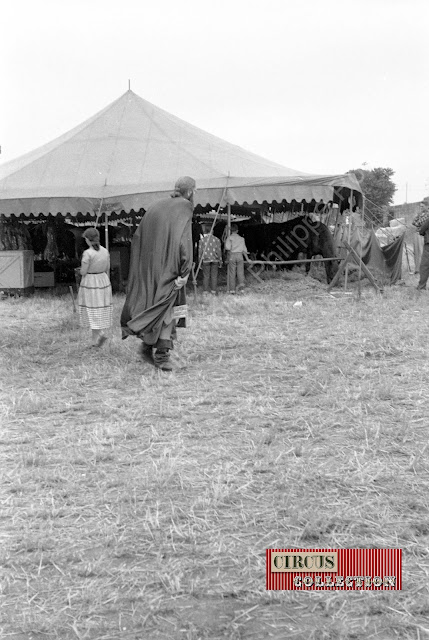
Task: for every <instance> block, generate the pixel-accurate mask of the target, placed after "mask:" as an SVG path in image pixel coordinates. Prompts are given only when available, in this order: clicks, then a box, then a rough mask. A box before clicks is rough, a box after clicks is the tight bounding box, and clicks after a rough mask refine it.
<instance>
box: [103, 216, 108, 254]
mask: <svg viewBox="0 0 429 640" xmlns="http://www.w3.org/2000/svg"><path fill="white" fill-rule="evenodd" d="M104 215H105V218H104V234H105V235H104V238H105V243H106V249H107V251H109V218H108V215H107V211H105V212H104Z"/></svg>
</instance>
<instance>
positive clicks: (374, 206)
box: [353, 167, 396, 225]
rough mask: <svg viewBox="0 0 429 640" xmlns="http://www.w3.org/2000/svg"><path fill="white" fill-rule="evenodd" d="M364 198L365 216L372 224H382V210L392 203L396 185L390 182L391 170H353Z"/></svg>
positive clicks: (378, 168)
mask: <svg viewBox="0 0 429 640" xmlns="http://www.w3.org/2000/svg"><path fill="white" fill-rule="evenodd" d="M353 173H354V174H355V175H356V178H357V179H358V181H359V184H360V186H361V189H362V193H363V195H364V196H365V216H366V217H368V218H369V219H370V220H372V222H373V224H377V225H379V224H382V223H383V210H387V207H388V206H389V205H390V204H392V203H393V195H394V193H395V191H396V185H395V183H394V182H393V181H392V176H393V175H394V174H395V172H394V171H393V169H389V168H388V167H387V168H383V167H377V168H376V169H371V170H368V169H353Z"/></svg>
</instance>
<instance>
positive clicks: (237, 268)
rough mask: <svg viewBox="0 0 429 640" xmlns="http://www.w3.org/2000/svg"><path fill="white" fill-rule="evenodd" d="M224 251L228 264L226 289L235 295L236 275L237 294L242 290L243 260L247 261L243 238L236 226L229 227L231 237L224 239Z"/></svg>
mask: <svg viewBox="0 0 429 640" xmlns="http://www.w3.org/2000/svg"><path fill="white" fill-rule="evenodd" d="M225 249H226V251H227V252H228V254H227V263H228V289H229V293H235V277H236V275H237V279H238V287H237V293H243V290H244V258H246V261H247V260H248V259H249V258H248V255H247V247H246V243H245V242H244V238H242V237H241V236H239V235H238V227H237V225H236V224H232V225H231V235H230V236H229V237H228V238H227V239H226V242H225Z"/></svg>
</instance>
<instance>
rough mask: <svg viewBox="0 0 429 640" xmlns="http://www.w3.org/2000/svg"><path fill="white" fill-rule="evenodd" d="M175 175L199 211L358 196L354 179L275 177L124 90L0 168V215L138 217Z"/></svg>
mask: <svg viewBox="0 0 429 640" xmlns="http://www.w3.org/2000/svg"><path fill="white" fill-rule="evenodd" d="M182 175H190V176H192V177H193V178H195V180H196V182H197V188H198V193H197V198H196V201H195V204H196V205H197V204H200V205H202V206H203V207H204V206H211V207H215V206H217V205H218V204H219V203H220V202H221V201H222V204H223V205H224V204H226V203H228V202H229V203H231V204H239V205H241V204H243V203H244V202H258V203H262V202H264V201H265V202H273V201H277V202H281V201H283V200H286V201H287V202H291V201H292V200H296V201H298V202H300V201H303V200H305V201H306V202H310V201H311V200H316V202H320V201H323V202H328V201H330V200H335V198H337V200H338V198H340V199H341V198H342V197H347V193H350V190H351V189H353V190H354V191H356V192H357V193H360V192H361V190H360V187H359V183H358V181H357V179H356V178H355V176H354V174H350V173H347V174H344V175H337V176H319V175H311V174H306V173H302V172H300V171H295V170H293V169H289V168H287V167H283V166H282V165H279V164H277V163H275V162H271V161H270V160H266V159H265V158H262V157H260V156H257V155H255V154H254V153H251V152H249V151H245V150H244V149H242V148H241V147H238V146H236V145H233V144H230V143H229V142H226V141H224V140H222V139H221V138H217V137H216V136H213V135H211V134H209V133H207V132H205V131H202V130H201V129H199V128H197V127H194V126H193V125H191V124H189V123H187V122H184V121H183V120H181V119H179V118H176V117H175V116H173V115H171V114H169V113H167V112H166V111H164V110H162V109H160V108H158V107H156V106H154V105H152V104H150V103H149V102H147V101H146V100H143V99H142V98H140V97H139V96H137V95H136V94H135V93H133V92H132V91H131V90H129V91H127V92H126V93H125V94H124V95H123V96H121V97H120V98H119V99H118V100H116V101H115V102H113V103H112V104H110V105H108V106H107V107H106V108H105V109H103V110H102V111H100V112H99V113H97V114H96V115H94V116H93V117H92V118H89V119H88V120H86V121H85V122H83V123H82V124H81V125H79V126H77V127H75V128H74V129H72V130H71V131H69V132H68V133H65V134H64V135H63V136H60V137H59V138H57V139H55V140H53V141H52V142H50V143H48V144H46V145H44V146H42V147H39V148H38V149H35V150H34V151H31V152H30V153H28V154H25V155H23V156H21V157H19V158H17V159H16V160H12V161H10V162H7V163H5V164H3V165H0V214H3V215H5V216H7V217H8V216H11V215H15V216H21V215H24V216H37V215H40V214H44V215H48V214H52V215H57V214H62V215H72V216H76V215H77V214H78V213H82V214H88V215H95V214H96V213H97V212H98V211H99V210H100V207H101V210H102V211H105V210H107V211H110V212H112V211H116V212H120V211H125V212H127V213H128V212H129V211H131V210H134V211H139V210H140V209H147V208H148V206H149V205H150V204H152V203H153V202H154V201H156V200H158V199H159V198H160V197H165V196H166V195H168V194H169V193H170V192H171V190H172V188H173V185H174V183H175V181H176V179H177V178H178V177H179V176H182ZM225 188H226V191H225ZM341 194H343V195H341ZM344 194H346V195H345V196H344ZM222 198H223V199H222Z"/></svg>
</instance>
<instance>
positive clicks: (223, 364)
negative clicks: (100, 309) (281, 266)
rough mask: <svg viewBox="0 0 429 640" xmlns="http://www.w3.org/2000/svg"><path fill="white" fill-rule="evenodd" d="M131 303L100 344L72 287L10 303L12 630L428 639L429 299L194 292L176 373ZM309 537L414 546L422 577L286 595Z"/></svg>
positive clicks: (34, 639)
mask: <svg viewBox="0 0 429 640" xmlns="http://www.w3.org/2000/svg"><path fill="white" fill-rule="evenodd" d="M248 277H249V276H248ZM123 300H124V299H123V297H122V296H117V297H115V327H114V330H113V331H112V335H111V339H110V340H109V342H108V343H107V344H106V345H105V346H104V347H103V350H100V351H96V352H94V350H90V349H88V348H87V346H88V344H89V336H88V335H87V333H86V332H84V331H82V330H81V329H79V327H78V324H77V318H76V315H74V314H73V313H72V307H71V301H70V298H69V297H67V296H64V297H60V298H54V297H49V296H46V295H44V296H40V295H39V296H34V297H33V298H31V299H18V300H13V299H11V300H6V301H2V302H0V323H1V334H0V346H1V359H2V363H1V365H2V369H1V370H2V373H3V376H2V388H1V395H0V413H1V424H2V427H1V432H0V456H1V465H0V468H1V474H2V480H1V503H2V515H1V527H0V536H1V554H0V567H1V569H0V571H1V623H0V628H1V632H2V635H1V637H2V638H11V639H13V640H42V639H43V640H51V639H52V640H53V639H56V638H58V639H61V640H69V639H81V640H83V639H87V640H111V639H117V638H118V639H119V638H124V639H135V640H137V639H146V638H147V639H150V640H164V639H165V640H166V639H170V638H171V639H175V640H176V639H183V640H185V639H186V640H197V639H205V638H211V639H221V638H228V639H231V640H238V639H242V638H249V639H252V638H255V639H262V638H275V639H280V638H282V639H283V638H297V639H304V638H305V639H315V640H321V639H326V640H327V639H330V640H331V639H332V640H337V639H338V640H339V639H342V638H344V639H346V638H347V639H352V638H353V639H359V638H372V639H378V640H392V639H394V638H403V639H411V638H416V639H420V638H422V639H423V638H425V637H427V633H428V630H429V604H428V603H429V598H428V570H429V552H428V546H429V524H428V522H429V517H428V516H429V510H428V495H429V482H428V480H429V476H428V460H429V455H428V448H427V441H428V422H429V409H428V400H429V398H428V396H429V392H428V385H427V380H428V374H429V364H428V357H427V355H428V339H427V336H426V317H427V315H428V313H429V302H428V300H429V298H428V297H427V296H426V295H425V294H422V295H421V296H419V297H417V296H416V295H415V293H414V291H413V289H412V288H411V287H395V288H391V289H386V291H385V293H384V294H383V296H377V295H376V294H375V293H373V291H372V290H371V289H370V288H369V287H367V286H364V287H363V295H362V296H361V297H360V298H358V297H357V295H356V291H355V290H353V292H352V294H351V295H345V294H343V293H342V291H341V290H337V291H336V293H335V294H334V295H329V294H327V293H326V285H323V284H321V283H320V282H319V281H318V280H316V279H311V278H309V279H307V280H303V278H302V276H301V275H300V274H296V273H291V274H283V273H281V274H277V275H276V276H275V277H272V276H270V275H267V276H265V277H264V280H263V282H257V281H256V280H255V281H254V282H253V281H251V282H249V287H248V289H247V293H246V294H245V295H244V296H242V297H234V296H226V295H223V294H221V295H220V296H218V297H217V298H210V299H208V300H204V301H203V300H202V299H201V297H198V299H197V300H195V301H194V300H192V296H191V300H190V303H191V309H192V324H191V327H190V328H189V329H188V330H186V331H181V332H180V335H179V343H178V345H177V347H176V349H175V352H174V360H175V363H176V365H177V370H176V371H175V372H174V373H173V374H172V375H168V374H164V373H161V372H159V371H157V370H155V369H153V368H151V367H150V366H149V365H148V364H145V363H143V362H142V361H140V359H139V356H138V343H137V341H136V340H133V339H131V338H129V339H127V340H125V341H122V340H121V337H120V331H119V314H120V310H121V307H122V304H123ZM296 301H302V305H301V306H295V307H294V306H293V305H294V303H295V302H296ZM290 546H297V547H308V548H314V547H350V548H354V547H379V548H390V547H401V548H402V549H403V554H404V555H403V557H404V566H403V572H404V574H403V590H402V591H395V592H382V593H365V592H361V593H343V592H339V591H337V592H333V593H328V592H321V593H298V592H286V591H285V592H275V591H271V592H270V591H266V590H265V549H266V548H267V547H290Z"/></svg>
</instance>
